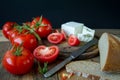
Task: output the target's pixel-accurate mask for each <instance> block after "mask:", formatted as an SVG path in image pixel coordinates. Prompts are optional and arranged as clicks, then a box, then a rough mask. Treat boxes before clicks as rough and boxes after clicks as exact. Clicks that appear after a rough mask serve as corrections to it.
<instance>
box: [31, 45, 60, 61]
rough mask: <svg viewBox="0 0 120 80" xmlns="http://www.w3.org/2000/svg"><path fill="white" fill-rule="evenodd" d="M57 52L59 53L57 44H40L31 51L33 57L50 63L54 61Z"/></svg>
mask: <svg viewBox="0 0 120 80" xmlns="http://www.w3.org/2000/svg"><path fill="white" fill-rule="evenodd" d="M58 54H59V48H58V47H57V46H50V47H46V46H44V45H41V46H38V47H37V48H36V49H35V50H34V52H33V55H34V56H35V58H36V59H37V60H38V61H39V62H41V63H44V62H48V63H51V62H53V61H55V59H56V58H57V56H58Z"/></svg>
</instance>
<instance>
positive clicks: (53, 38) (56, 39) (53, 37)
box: [47, 33, 64, 44]
mask: <svg viewBox="0 0 120 80" xmlns="http://www.w3.org/2000/svg"><path fill="white" fill-rule="evenodd" d="M47 38H48V41H49V42H50V43H53V44H58V43H60V42H62V40H63V38H64V37H63V35H62V34H61V33H51V34H49V35H48V37H47Z"/></svg>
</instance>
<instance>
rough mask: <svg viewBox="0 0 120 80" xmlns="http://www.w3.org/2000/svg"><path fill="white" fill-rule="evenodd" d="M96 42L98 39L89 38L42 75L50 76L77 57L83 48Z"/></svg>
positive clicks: (83, 50)
mask: <svg viewBox="0 0 120 80" xmlns="http://www.w3.org/2000/svg"><path fill="white" fill-rule="evenodd" d="M97 42H98V40H97V39H96V38H94V39H93V40H91V41H90V42H88V43H86V44H85V45H84V46H82V47H80V48H79V49H77V50H76V51H73V52H72V53H71V55H70V56H69V57H68V58H66V59H65V60H64V61H62V62H61V63H59V64H58V65H56V66H55V67H53V68H52V69H50V70H49V71H48V72H46V73H45V74H44V77H50V76H51V75H53V74H54V73H55V72H57V71H58V70H60V69H61V68H62V67H64V66H65V65H66V64H67V63H69V62H70V61H72V60H73V59H75V58H77V57H78V56H79V55H81V54H83V53H84V52H85V50H87V49H88V48H89V47H91V46H93V45H95V44H96V43H97Z"/></svg>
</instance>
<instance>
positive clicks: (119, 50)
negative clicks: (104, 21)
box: [98, 33, 120, 72]
mask: <svg viewBox="0 0 120 80" xmlns="http://www.w3.org/2000/svg"><path fill="white" fill-rule="evenodd" d="M98 48H99V52H100V64H101V70H102V71H106V72H120V38H118V37H117V36H115V35H111V34H109V33H103V34H102V35H101V37H100V39H99V43H98Z"/></svg>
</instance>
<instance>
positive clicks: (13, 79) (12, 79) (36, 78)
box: [0, 29, 120, 80]
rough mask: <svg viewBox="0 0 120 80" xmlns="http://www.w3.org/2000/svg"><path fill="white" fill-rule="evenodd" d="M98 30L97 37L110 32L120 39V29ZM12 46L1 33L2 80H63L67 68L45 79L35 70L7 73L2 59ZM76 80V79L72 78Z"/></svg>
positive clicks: (0, 73) (0, 72) (0, 75)
mask: <svg viewBox="0 0 120 80" xmlns="http://www.w3.org/2000/svg"><path fill="white" fill-rule="evenodd" d="M95 30H96V36H98V37H100V36H101V34H102V33H103V32H109V33H112V34H115V35H117V36H119V37H120V29H95ZM10 47H11V44H10V43H9V41H8V40H7V39H5V38H4V37H3V36H2V34H1V31H0V80H61V79H60V74H61V71H65V68H63V69H61V70H60V71H58V72H57V73H56V74H54V75H53V76H51V77H49V78H44V77H43V76H42V75H41V74H38V72H36V71H35V70H32V71H31V72H30V73H27V74H25V75H19V76H18V75H13V74H10V73H9V72H7V71H6V70H5V69H4V68H3V66H2V63H1V61H2V58H3V55H4V53H5V52H6V51H7V50H8V49H10ZM58 63H59V60H58V61H56V62H55V63H54V64H51V65H50V68H51V67H53V66H55V65H56V64H58ZM72 79H73V80H75V78H72ZM78 80H84V79H82V78H79V79H78Z"/></svg>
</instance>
